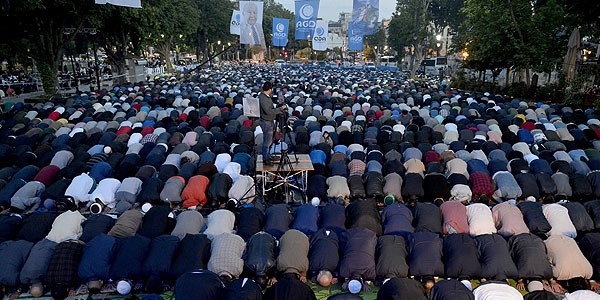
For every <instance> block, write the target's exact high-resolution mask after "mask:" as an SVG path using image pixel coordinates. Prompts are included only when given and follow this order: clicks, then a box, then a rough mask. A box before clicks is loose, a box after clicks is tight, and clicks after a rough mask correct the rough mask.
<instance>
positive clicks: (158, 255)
mask: <svg viewBox="0 0 600 300" xmlns="http://www.w3.org/2000/svg"><path fill="white" fill-rule="evenodd" d="M361 76H363V77H362V79H360V78H361ZM233 78H236V79H235V80H237V81H236V82H233V80H234V79H233ZM240 78H242V80H240ZM265 81H272V82H273V83H274V85H275V87H276V88H277V93H275V94H276V95H277V96H278V97H279V99H278V101H281V102H283V101H285V102H286V103H287V104H288V107H289V108H288V118H287V120H283V121H282V122H284V125H285V126H282V128H283V130H284V131H286V134H284V135H282V140H281V141H278V145H275V147H273V149H277V148H278V147H279V148H280V149H282V148H284V147H286V148H288V149H289V151H290V152H291V153H300V154H308V155H309V156H310V159H311V161H312V164H313V167H314V171H312V172H311V173H310V176H309V179H308V184H307V186H306V187H305V188H306V195H305V196H306V199H308V201H304V202H301V203H297V205H289V203H288V204H286V203H281V201H279V203H277V201H275V200H273V199H271V200H272V201H269V202H268V203H265V201H264V200H263V199H262V197H260V196H261V195H257V194H256V189H255V185H254V183H255V181H256V179H257V178H258V177H257V176H255V175H256V174H255V173H256V172H255V167H256V165H255V156H256V155H255V153H256V149H261V145H260V144H261V143H262V140H263V137H262V132H261V130H260V127H259V126H256V124H257V121H256V120H253V119H252V118H249V117H247V116H245V115H244V113H243V104H242V103H243V99H244V98H245V97H256V96H257V95H258V94H259V93H260V92H261V90H260V86H261V84H262V83H264V82H265ZM3 108H4V112H3V113H2V115H1V118H0V119H1V125H2V126H1V127H0V186H1V188H0V205H1V206H2V208H3V209H4V212H3V213H2V214H1V215H0V242H1V243H0V270H1V272H0V285H2V292H3V293H5V294H6V295H10V296H11V297H16V296H18V295H19V294H20V293H28V294H29V295H31V296H33V297H40V296H42V295H45V294H46V295H47V294H49V295H51V296H52V297H53V298H55V299H64V298H66V297H68V296H69V295H74V294H88V293H89V294H97V293H119V294H122V295H127V294H141V293H144V294H145V293H156V294H160V293H163V292H165V291H167V290H173V291H174V294H175V297H176V298H177V299H262V298H265V299H298V300H302V299H316V297H315V293H314V292H313V289H312V288H311V286H310V285H309V284H307V283H310V282H311V281H312V282H313V283H315V284H318V285H320V286H322V287H323V288H329V287H331V286H332V285H335V284H341V285H342V289H343V290H344V293H341V294H335V295H331V296H330V299H361V296H360V295H361V294H364V293H366V292H368V291H369V290H370V289H371V288H372V287H373V286H375V285H376V286H378V287H379V290H378V292H377V298H378V299H411V300H415V299H523V298H525V299H558V297H565V299H600V295H598V294H596V292H595V291H599V290H600V285H599V284H598V283H597V282H595V281H594V279H600V232H599V229H600V200H598V198H599V197H600V172H599V171H600V151H599V150H600V121H599V120H598V117H599V116H600V115H599V114H598V112H597V111H594V110H592V109H587V110H582V109H577V108H574V107H569V106H564V105H557V104H553V103H535V102H525V101H522V100H518V99H512V98H510V97H507V96H500V95H490V94H488V93H485V94H479V93H474V94H466V93H460V92H458V91H455V90H449V91H443V90H438V88H437V86H436V85H435V84H434V83H431V82H428V81H415V80H405V79H402V78H400V77H396V75H392V74H390V73H376V72H373V73H362V71H360V72H358V71H339V72H334V73H329V74H327V73H326V72H325V71H311V70H304V71H287V72H285V73H282V71H281V70H280V69H269V68H257V67H254V68H248V67H246V68H244V67H240V68H231V69H224V70H222V71H214V70H212V71H210V72H204V73H201V75H199V76H196V77H193V78H179V79H177V78H174V77H172V78H162V79H157V80H156V81H153V82H148V83H138V84H130V85H123V86H115V87H114V88H113V89H111V90H101V91H98V92H96V93H83V94H80V95H75V96H73V97H70V98H68V99H64V100H58V101H55V102H52V103H51V102H48V103H40V104H23V103H6V104H4V107H3ZM273 151H277V150H273ZM274 198H277V195H276V196H275V197H274ZM280 200H281V199H280ZM509 279H511V280H515V282H516V285H515V284H513V285H509V284H508V280H509ZM473 280H478V281H480V284H479V285H478V286H477V287H476V288H475V289H473V288H472V285H471V283H472V282H473ZM519 290H527V291H528V293H527V294H526V295H525V296H523V295H522V293H521V292H520V291H519ZM263 291H264V294H263Z"/></svg>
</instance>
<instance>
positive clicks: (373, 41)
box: [364, 25, 387, 50]
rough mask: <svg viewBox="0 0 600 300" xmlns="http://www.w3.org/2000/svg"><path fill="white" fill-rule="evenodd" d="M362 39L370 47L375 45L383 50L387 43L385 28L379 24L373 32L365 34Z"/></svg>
mask: <svg viewBox="0 0 600 300" xmlns="http://www.w3.org/2000/svg"><path fill="white" fill-rule="evenodd" d="M364 41H365V43H366V44H367V45H369V46H371V47H375V46H377V48H379V49H382V50H383V47H385V45H386V44H387V43H386V40H385V28H383V26H382V25H381V26H379V27H378V28H377V31H376V32H375V33H374V34H372V35H367V36H365V39H364Z"/></svg>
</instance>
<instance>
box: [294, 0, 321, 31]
mask: <svg viewBox="0 0 600 300" xmlns="http://www.w3.org/2000/svg"><path fill="white" fill-rule="evenodd" d="M294 4H295V10H296V19H295V22H296V31H295V32H294V38H295V39H296V40H306V41H307V40H310V39H311V38H310V36H311V34H313V31H315V26H316V25H317V16H318V15H319V0H296V2H294Z"/></svg>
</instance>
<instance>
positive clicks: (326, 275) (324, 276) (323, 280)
mask: <svg viewBox="0 0 600 300" xmlns="http://www.w3.org/2000/svg"><path fill="white" fill-rule="evenodd" d="M332 281H333V275H331V272H329V271H319V274H318V275H317V282H318V283H319V285H320V286H322V287H329V286H330V285H331V282H332Z"/></svg>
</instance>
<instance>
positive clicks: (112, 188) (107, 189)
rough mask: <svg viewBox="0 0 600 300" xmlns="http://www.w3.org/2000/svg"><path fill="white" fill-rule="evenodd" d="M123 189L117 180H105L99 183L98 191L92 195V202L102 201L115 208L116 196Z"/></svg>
mask: <svg viewBox="0 0 600 300" xmlns="http://www.w3.org/2000/svg"><path fill="white" fill-rule="evenodd" d="M119 187H121V182H120V181H119V180H118V179H115V178H104V179H102V180H101V181H100V183H98V186H97V187H96V189H95V190H94V191H93V192H92V194H91V195H90V200H91V201H96V199H98V200H100V201H101V202H102V203H104V205H106V206H108V207H109V208H114V207H115V201H116V199H115V194H116V193H117V191H118V190H119Z"/></svg>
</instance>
